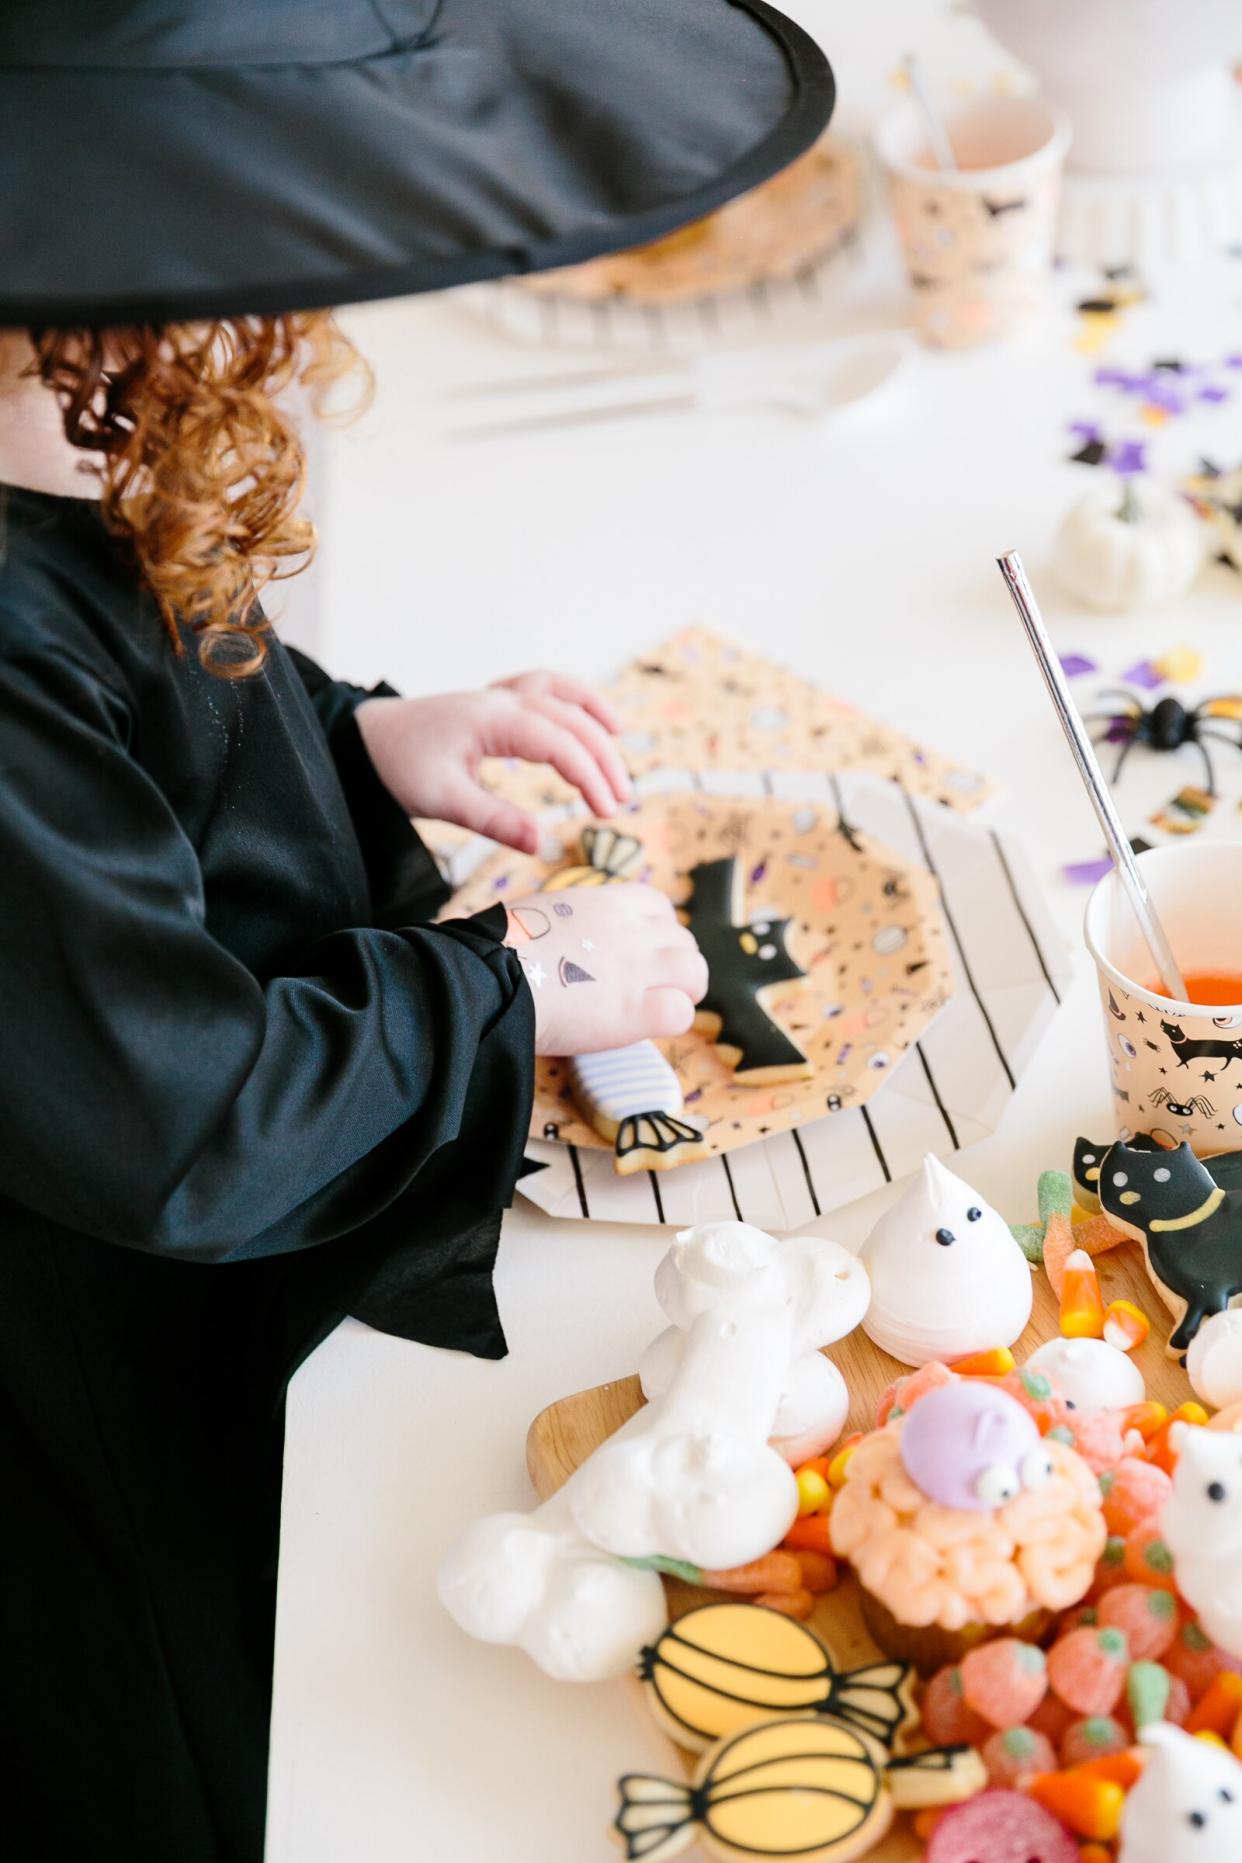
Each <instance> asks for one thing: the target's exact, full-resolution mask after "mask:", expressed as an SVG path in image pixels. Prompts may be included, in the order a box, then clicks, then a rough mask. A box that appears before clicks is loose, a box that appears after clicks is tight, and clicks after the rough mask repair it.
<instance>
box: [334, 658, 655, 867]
mask: <svg viewBox="0 0 1242 1863" xmlns="http://www.w3.org/2000/svg"><path fill="white" fill-rule="evenodd" d="M356 717H357V720H358V729H359V731H361V733H362V741H363V743H364V744H365V745H366V748H367V754H368V756H369V757H370V759H371V762H372V763H373V764H374V765H375V769H376V773H377V774H378V776H379V778H380V781H381V782H382V783H383V785H384V787H385V788H386V789H387V790H388V791H389V793H390V794H391V795H392V796H394V797H395V798H396V800H397V801H398V802H399V803H400V804H401V807H402V808H403V809H404V810H405V812H406V814H407V815H424V816H427V817H429V818H430V819H431V820H433V821H441V822H456V823H458V824H459V826H460V827H462V828H472V829H474V830H475V831H476V832H477V833H478V834H485V835H490V837H491V838H492V840H493V841H503V842H504V843H505V845H506V846H507V847H514V848H517V850H518V851H519V853H522V854H533V853H535V852H536V850H537V848H538V845H539V836H538V830H537V829H536V826H535V818H534V816H533V815H529V814H527V812H526V810H525V809H520V808H518V807H517V806H516V805H515V804H514V803H512V802H504V801H502V800H501V799H500V797H498V796H494V795H492V794H491V793H490V791H488V790H486V789H484V788H483V787H482V785H481V784H480V782H479V765H480V763H481V762H482V761H483V759H484V757H520V758H521V759H522V760H523V762H525V763H550V764H551V765H552V768H553V769H554V770H556V771H557V772H558V774H559V775H561V776H563V777H564V779H565V781H566V782H567V783H572V784H573V786H574V788H575V789H577V790H578V791H579V793H580V794H581V796H582V797H583V800H584V801H585V802H586V804H587V807H588V808H589V809H590V810H591V811H592V813H593V814H595V815H602V816H609V815H612V814H613V813H615V811H616V809H617V807H618V805H619V804H621V803H623V802H628V801H629V799H630V795H631V790H630V779H629V777H628V776H627V774H626V770H625V765H624V763H623V762H622V760H621V755H620V752H619V751H618V750H617V747H616V745H615V744H614V743H613V742H612V738H611V736H610V733H614V734H615V732H616V731H617V730H618V729H619V728H620V721H619V720H618V718H617V716H616V714H615V712H614V711H613V709H612V707H611V706H610V705H609V704H608V703H607V701H606V700H605V699H604V698H602V697H601V696H600V695H599V694H598V693H596V692H593V691H592V690H591V688H590V687H589V686H584V685H582V684H581V683H580V682H579V681H578V680H576V679H569V678H567V677H566V676H564V675H563V674H560V673H522V674H520V675H519V676H518V677H517V678H516V679H509V680H503V681H502V682H501V683H500V684H499V685H495V686H489V687H488V688H487V690H486V691H484V692H448V693H444V694H443V695H441V696H440V697H438V698H429V699H364V701H363V702H362V704H361V705H360V706H359V707H358V710H357V713H356Z"/></svg>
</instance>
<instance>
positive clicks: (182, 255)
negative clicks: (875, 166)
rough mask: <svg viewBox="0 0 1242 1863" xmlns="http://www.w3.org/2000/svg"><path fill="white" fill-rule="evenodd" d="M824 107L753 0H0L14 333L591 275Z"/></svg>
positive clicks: (794, 149)
mask: <svg viewBox="0 0 1242 1863" xmlns="http://www.w3.org/2000/svg"><path fill="white" fill-rule="evenodd" d="M832 102H833V83H832V74H831V72H830V71H829V68H828V65H827V62H826V60H825V59H824V57H823V54H822V53H821V52H820V51H819V49H818V47H817V46H816V45H815V44H814V42H813V41H812V40H811V39H809V38H808V37H807V35H806V34H805V33H804V32H803V31H801V29H800V28H799V27H797V26H795V25H793V24H792V23H791V22H790V21H789V20H787V19H785V18H784V17H783V16H782V15H781V14H780V13H778V12H776V11H775V10H774V9H773V8H772V7H770V6H767V5H766V4H764V3H763V0H0V325H6V324H7V325H17V324H35V325H40V324H43V325H52V326H55V325H64V324H82V323H86V324H104V323H126V322H138V321H168V320H176V319H185V318H198V317H226V316H232V315H241V314H243V313H255V314H261V313H275V312H277V311H286V310H293V309H299V310H309V309H314V308H316V307H318V306H322V305H329V304H341V303H353V302H356V301H358V300H361V299H365V298H379V297H392V296H399V295H402V294H404V293H406V292H414V291H432V290H438V289H440V288H442V287H444V286H448V285H458V284H464V283H467V282H469V281H470V280H474V279H482V278H492V277H496V276H499V275H502V274H506V273H518V272H531V271H541V270H544V269H546V268H548V267H552V266H560V265H572V264H577V263H579V262H581V261H582V260H585V259H590V258H595V257H597V256H598V255H599V254H601V253H605V252H613V251H617V250H620V249H622V248H624V247H627V246H633V245H638V244H641V243H642V242H644V241H646V240H650V239H655V238H657V237H659V236H660V235H661V234H664V233H667V232H670V231H672V229H673V228H675V227H677V226H680V225H682V224H684V223H685V222H686V221H689V220H693V219H696V218H697V217H698V216H699V215H701V214H704V213H707V212H709V211H710V210H711V209H713V208H715V207H718V206H720V205H721V203H722V202H724V201H726V200H728V199H729V198H730V197H731V196H733V195H735V194H739V193H741V192H743V191H744V190H745V189H747V188H751V187H754V186H755V185H756V184H757V183H758V182H760V181H762V180H764V179H765V178H766V177H767V176H768V175H771V174H773V173H775V172H776V170H777V169H780V168H783V167H784V166H785V165H786V164H787V163H788V162H790V161H792V160H793V158H794V157H795V156H796V155H798V154H800V153H801V151H802V150H803V149H805V148H806V147H808V145H809V144H810V143H811V142H812V141H813V140H814V139H815V137H816V136H817V135H818V134H819V132H820V130H821V129H822V128H823V126H824V124H825V123H826V122H827V120H828V116H829V114H830V112H831V109H832Z"/></svg>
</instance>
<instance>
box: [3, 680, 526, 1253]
mask: <svg viewBox="0 0 1242 1863" xmlns="http://www.w3.org/2000/svg"><path fill="white" fill-rule="evenodd" d="M132 729H133V720H132V715H131V712H130V710H129V707H128V705H127V704H126V702H125V700H124V699H123V698H122V697H121V696H120V695H119V694H118V693H116V692H114V691H113V690H112V689H111V688H110V687H109V686H108V685H107V684H105V683H104V682H103V681H102V680H101V678H100V677H99V676H98V674H97V673H95V672H94V671H92V670H90V669H89V668H88V667H87V666H86V665H85V664H82V663H79V662H78V661H77V660H76V659H75V658H74V657H73V656H72V655H71V654H66V653H59V654H55V655H53V654H50V653H46V652H43V651H36V650H31V651H30V652H21V651H18V652H15V653H13V654H11V655H9V656H7V657H5V658H3V659H0V863H2V867H0V870H2V871H3V874H4V881H3V886H2V887H0V940H2V946H3V949H4V952H5V966H4V971H3V976H2V978H0V1096H2V1098H3V1105H4V1118H3V1120H0V1188H2V1189H3V1191H4V1192H5V1193H6V1194H8V1195H9V1196H11V1197H13V1198H14V1199H16V1200H17V1201H18V1202H19V1203H21V1204H23V1205H24V1206H25V1207H27V1208H28V1209H31V1210H35V1211H37V1212H40V1213H41V1214H42V1215H44V1216H45V1217H47V1218H48V1219H50V1220H51V1221H53V1222H57V1223H61V1224H64V1225H67V1226H69V1227H70V1228H72V1229H75V1230H79V1231H84V1232H86V1233H88V1234H91V1235H95V1236H98V1237H101V1238H104V1239H106V1240H108V1241H111V1242H115V1243H120V1244H123V1245H125V1246H127V1247H130V1248H136V1249H141V1250H146V1251H151V1252H155V1253H159V1254H164V1255H169V1256H174V1257H178V1258H181V1259H185V1260H195V1261H205V1262H224V1261H231V1260H237V1259H241V1258H245V1257H248V1256H253V1255H271V1254H279V1253H285V1252H287V1251H291V1250H297V1249H305V1248H308V1247H311V1246H313V1245H316V1244H319V1243H322V1242H326V1241H330V1240H331V1239H332V1238H334V1237H337V1236H342V1235H345V1234H347V1233H348V1232H349V1231H350V1230H352V1229H354V1228H355V1227H356V1226H358V1225H359V1224H361V1223H363V1222H366V1221H369V1220H370V1219H372V1218H374V1217H375V1216H376V1214H377V1213H379V1212H382V1211H384V1210H385V1209H386V1208H387V1206H388V1205H389V1204H391V1203H392V1202H393V1201H394V1199H396V1198H397V1197H399V1196H400V1195H401V1194H402V1193H403V1192H404V1191H406V1190H407V1189H408V1187H409V1186H410V1184H411V1181H412V1180H413V1179H414V1178H415V1176H416V1175H418V1174H419V1173H421V1172H423V1171H424V1169H425V1170H426V1173H427V1178H428V1181H429V1182H432V1183H434V1182H436V1181H437V1179H438V1178H442V1177H443V1173H444V1162H443V1160H444V1156H445V1155H447V1154H452V1155H455V1156H457V1157H458V1158H460V1156H461V1154H462V1152H463V1150H465V1151H466V1152H467V1153H469V1154H470V1162H471V1171H472V1185H471V1193H470V1195H469V1196H465V1197H462V1196H461V1195H460V1193H459V1191H457V1190H455V1191H454V1195H455V1196H458V1197H459V1202H460V1204H461V1208H460V1212H459V1214H460V1217H461V1218H462V1219H470V1218H475V1219H477V1218H480V1217H481V1216H482V1215H483V1213H484V1211H486V1210H487V1209H489V1208H490V1209H492V1210H495V1209H497V1208H499V1207H500V1206H501V1205H503V1204H506V1203H508V1201H509V1199H510V1197H511V1194H512V1190H513V1184H514V1179H515V1177H516V1175H517V1172H518V1170H519V1169H520V1164H521V1142H522V1138H523V1137H524V1135H525V1131H526V1125H527V1121H528V1118H529V1111H530V1099H531V1090H532V1077H533V1026H534V1013H533V1006H532V1004H531V1000H530V995H529V991H528V989H527V987H526V984H525V982H524V980H523V978H522V974H521V969H520V966H519V964H518V962H517V959H516V958H515V957H514V955H513V954H512V953H511V952H509V951H507V950H506V949H505V948H504V947H503V945H501V944H500V943H499V942H498V934H499V932H500V924H499V917H498V915H496V914H492V915H486V916H484V917H483V918H481V919H476V920H466V921H462V922H458V923H454V924H448V925H443V926H439V927H436V928H434V929H430V928H427V929H420V928H411V927H407V928H405V929H401V930H385V929H376V928H370V927H368V928H360V929H357V930H347V931H342V932H336V933H333V934H332V935H330V936H327V937H324V938H321V939H319V940H318V941H317V942H315V943H313V944H311V945H310V946H309V948H308V949H306V950H305V951H304V952H303V953H302V954H301V957H300V960H299V961H298V962H297V963H296V964H293V965H290V966H288V967H287V974H284V975H281V976H277V977H272V978H270V979H268V980H267V981H265V982H262V983H261V982H259V981H258V980H256V978H255V977H254V976H253V975H252V974H251V972H250V971H249V970H247V969H246V968H245V966H244V965H242V964H241V963H239V962H238V961H237V959H236V958H234V957H233V956H232V955H231V954H230V953H229V952H228V951H226V950H225V949H224V948H223V946H221V945H220V944H219V943H218V942H217V941H216V940H215V939H214V938H213V937H212V936H211V935H210V933H209V931H208V929H207V926H206V923H205V915H204V899H203V891H202V880H201V874H200V872H199V869H198V863H197V859H196V857H195V853H194V850H193V848H192V846H191V845H190V843H189V841H188V840H187V839H186V837H185V835H184V833H183V831H182V829H181V828H180V826H179V824H178V822H177V821H176V819H175V817H174V815H173V814H172V812H171V810H170V808H169V806H168V803H167V801H166V800H165V797H164V795H163V793H162V791H161V790H160V789H159V788H158V787H157V785H156V784H155V783H154V782H153V781H152V780H151V779H150V777H149V776H148V775H147V774H146V772H145V771H144V769H143V768H142V765H141V762H140V761H139V759H138V756H137V755H135V754H131V745H130V741H129V740H130V734H131V732H132ZM407 1223H408V1213H407Z"/></svg>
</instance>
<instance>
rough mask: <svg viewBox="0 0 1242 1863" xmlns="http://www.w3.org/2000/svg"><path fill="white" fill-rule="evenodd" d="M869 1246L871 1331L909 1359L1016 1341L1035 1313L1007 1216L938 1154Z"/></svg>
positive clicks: (957, 1354) (921, 1360)
mask: <svg viewBox="0 0 1242 1863" xmlns="http://www.w3.org/2000/svg"><path fill="white" fill-rule="evenodd" d="M861 1253H862V1261H863V1266H864V1267H865V1268H866V1270H867V1274H868V1277H869V1279H870V1282H871V1304H870V1306H869V1307H868V1309H867V1314H866V1318H865V1319H864V1320H863V1331H864V1332H865V1333H866V1334H867V1336H868V1338H870V1339H873V1340H874V1341H875V1343H876V1345H878V1346H879V1347H880V1348H881V1350H882V1351H885V1352H890V1353H891V1354H892V1356H893V1357H894V1358H896V1359H900V1361H901V1363H902V1364H903V1365H925V1364H926V1363H927V1362H928V1360H929V1359H933V1358H939V1359H954V1358H964V1357H965V1356H966V1355H967V1353H970V1352H983V1351H986V1350H987V1349H988V1348H989V1347H990V1346H1008V1345H1012V1344H1013V1342H1014V1340H1015V1339H1017V1338H1018V1337H1019V1335H1020V1334H1021V1332H1022V1331H1023V1329H1024V1328H1025V1326H1026V1323H1027V1321H1028V1320H1029V1319H1030V1317H1031V1299H1032V1292H1031V1270H1030V1268H1029V1266H1028V1264H1027V1260H1026V1257H1025V1255H1023V1253H1022V1250H1021V1249H1020V1248H1019V1247H1018V1244H1017V1243H1016V1242H1015V1241H1014V1239H1013V1236H1012V1235H1011V1234H1010V1231H1009V1225H1008V1224H1007V1223H1006V1222H1005V1220H1004V1218H1003V1217H1002V1216H1000V1215H998V1214H997V1212H996V1211H995V1210H994V1209H993V1208H992V1207H991V1205H990V1204H988V1203H985V1202H984V1200H983V1198H982V1197H981V1196H979V1194H978V1193H977V1192H976V1191H974V1190H972V1189H971V1188H970V1185H969V1184H964V1183H963V1182H962V1180H961V1178H960V1177H955V1176H954V1175H953V1173H952V1171H948V1170H946V1169H945V1167H944V1165H942V1164H941V1163H940V1161H939V1160H938V1159H937V1158H933V1157H932V1156H931V1155H930V1154H929V1155H928V1156H927V1157H926V1158H925V1159H924V1160H923V1169H922V1170H921V1171H920V1172H919V1174H918V1175H917V1177H915V1178H914V1179H913V1181H912V1182H911V1184H910V1187H909V1189H908V1190H907V1191H906V1194H905V1196H904V1197H902V1199H901V1201H900V1203H898V1204H896V1205H895V1206H894V1207H893V1208H892V1209H891V1210H889V1211H888V1213H887V1215H885V1216H882V1217H881V1218H880V1220H879V1222H878V1223H877V1224H876V1226H875V1228H874V1229H873V1230H872V1231H871V1234H870V1235H869V1236H868V1237H867V1240H866V1241H865V1242H864V1244H863V1246H862V1251H861Z"/></svg>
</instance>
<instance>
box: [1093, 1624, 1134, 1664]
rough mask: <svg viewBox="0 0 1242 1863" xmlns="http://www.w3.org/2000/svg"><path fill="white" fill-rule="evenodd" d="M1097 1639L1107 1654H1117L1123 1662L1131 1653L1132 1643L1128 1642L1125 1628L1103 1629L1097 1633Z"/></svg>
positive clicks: (1100, 1647) (1097, 1642)
mask: <svg viewBox="0 0 1242 1863" xmlns="http://www.w3.org/2000/svg"><path fill="white" fill-rule="evenodd" d="M1095 1641H1096V1646H1097V1647H1098V1648H1099V1649H1101V1650H1103V1652H1104V1654H1105V1655H1106V1656H1116V1657H1117V1658H1118V1659H1119V1660H1120V1661H1121V1662H1124V1661H1125V1659H1126V1657H1127V1656H1128V1655H1129V1653H1130V1645H1129V1644H1128V1643H1127V1642H1126V1634H1125V1631H1124V1630H1113V1629H1111V1628H1110V1629H1108V1630H1101V1631H1099V1632H1098V1633H1097V1635H1096V1639H1095Z"/></svg>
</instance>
